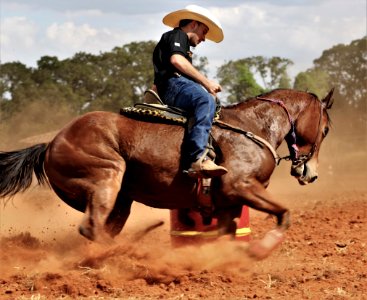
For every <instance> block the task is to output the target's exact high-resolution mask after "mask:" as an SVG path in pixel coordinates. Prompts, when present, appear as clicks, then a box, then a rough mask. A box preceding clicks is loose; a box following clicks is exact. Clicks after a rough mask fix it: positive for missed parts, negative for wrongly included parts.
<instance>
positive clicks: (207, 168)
mask: <svg viewBox="0 0 367 300" xmlns="http://www.w3.org/2000/svg"><path fill="white" fill-rule="evenodd" d="M227 173H228V170H227V169H226V168H224V167H222V166H218V165H217V164H215V163H214V162H213V161H212V160H211V159H208V158H204V159H199V160H197V161H196V162H193V163H192V164H191V167H190V169H189V170H188V174H189V175H190V176H191V177H205V178H211V177H217V176H222V175H224V174H227Z"/></svg>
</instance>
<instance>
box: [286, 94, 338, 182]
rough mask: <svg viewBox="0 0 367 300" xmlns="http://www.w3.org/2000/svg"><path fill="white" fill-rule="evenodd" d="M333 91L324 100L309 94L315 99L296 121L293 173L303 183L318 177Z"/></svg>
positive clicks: (327, 129) (328, 124)
mask: <svg viewBox="0 0 367 300" xmlns="http://www.w3.org/2000/svg"><path fill="white" fill-rule="evenodd" d="M333 91H334V90H333V89H332V90H331V91H330V92H329V93H328V95H327V96H326V97H325V98H324V99H323V100H322V101H319V100H318V99H317V97H316V96H314V95H312V94H309V95H310V97H314V98H315V100H313V101H310V104H309V105H308V106H307V107H306V108H305V109H304V110H303V111H302V112H301V113H300V115H299V116H298V118H297V120H296V122H295V134H296V145H293V146H294V147H293V149H292V150H293V155H292V167H291V175H292V176H294V177H296V178H297V179H298V182H299V183H300V184H302V185H305V184H308V183H311V182H314V181H315V180H316V179H317V177H318V155H319V150H320V146H321V143H322V141H323V140H324V138H325V137H326V135H327V133H328V131H329V126H330V118H329V115H328V113H327V110H328V109H330V108H331V106H332V104H333V100H332V95H333ZM294 148H295V149H294ZM291 153H292V152H291Z"/></svg>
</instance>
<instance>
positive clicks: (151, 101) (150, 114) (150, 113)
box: [120, 90, 187, 124]
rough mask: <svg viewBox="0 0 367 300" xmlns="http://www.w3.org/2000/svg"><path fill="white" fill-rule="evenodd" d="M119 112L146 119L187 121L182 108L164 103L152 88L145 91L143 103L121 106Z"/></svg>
mask: <svg viewBox="0 0 367 300" xmlns="http://www.w3.org/2000/svg"><path fill="white" fill-rule="evenodd" d="M120 114H122V115H133V116H137V117H139V118H141V119H148V120H152V119H153V120H156V121H158V120H161V121H171V122H174V123H179V124H185V123H186V122H187V114H186V112H185V111H184V110H182V109H180V108H177V107H172V106H168V105H166V104H164V103H163V101H162V100H161V99H160V97H159V95H158V94H157V93H156V92H155V91H153V90H147V91H145V93H144V102H143V103H136V104H135V105H134V107H124V108H121V109H120Z"/></svg>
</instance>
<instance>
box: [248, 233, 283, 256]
mask: <svg viewBox="0 0 367 300" xmlns="http://www.w3.org/2000/svg"><path fill="white" fill-rule="evenodd" d="M283 240H284V234H283V232H282V231H280V230H279V229H273V230H270V231H269V232H267V233H266V235H265V236H264V237H263V238H262V239H261V240H259V241H253V242H251V243H250V247H249V248H248V253H249V255H250V256H251V257H253V258H254V259H257V260H262V259H264V258H266V257H268V256H269V255H270V253H271V252H272V251H273V250H274V249H275V248H276V247H278V246H279V245H280V244H281V243H282V241H283Z"/></svg>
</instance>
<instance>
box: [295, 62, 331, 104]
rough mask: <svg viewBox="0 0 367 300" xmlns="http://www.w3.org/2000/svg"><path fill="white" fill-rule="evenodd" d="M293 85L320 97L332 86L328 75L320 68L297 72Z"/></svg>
mask: <svg viewBox="0 0 367 300" xmlns="http://www.w3.org/2000/svg"><path fill="white" fill-rule="evenodd" d="M293 87H294V88H295V89H297V90H301V91H308V92H312V93H314V94H316V95H317V96H318V97H319V98H320V99H321V98H322V97H324V96H325V95H326V94H327V93H328V91H329V90H330V89H331V88H332V86H331V81H330V77H329V75H328V74H327V73H326V72H325V71H324V70H321V69H309V70H307V71H305V72H301V73H299V74H298V75H297V76H296V78H295V81H294V86H293Z"/></svg>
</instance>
